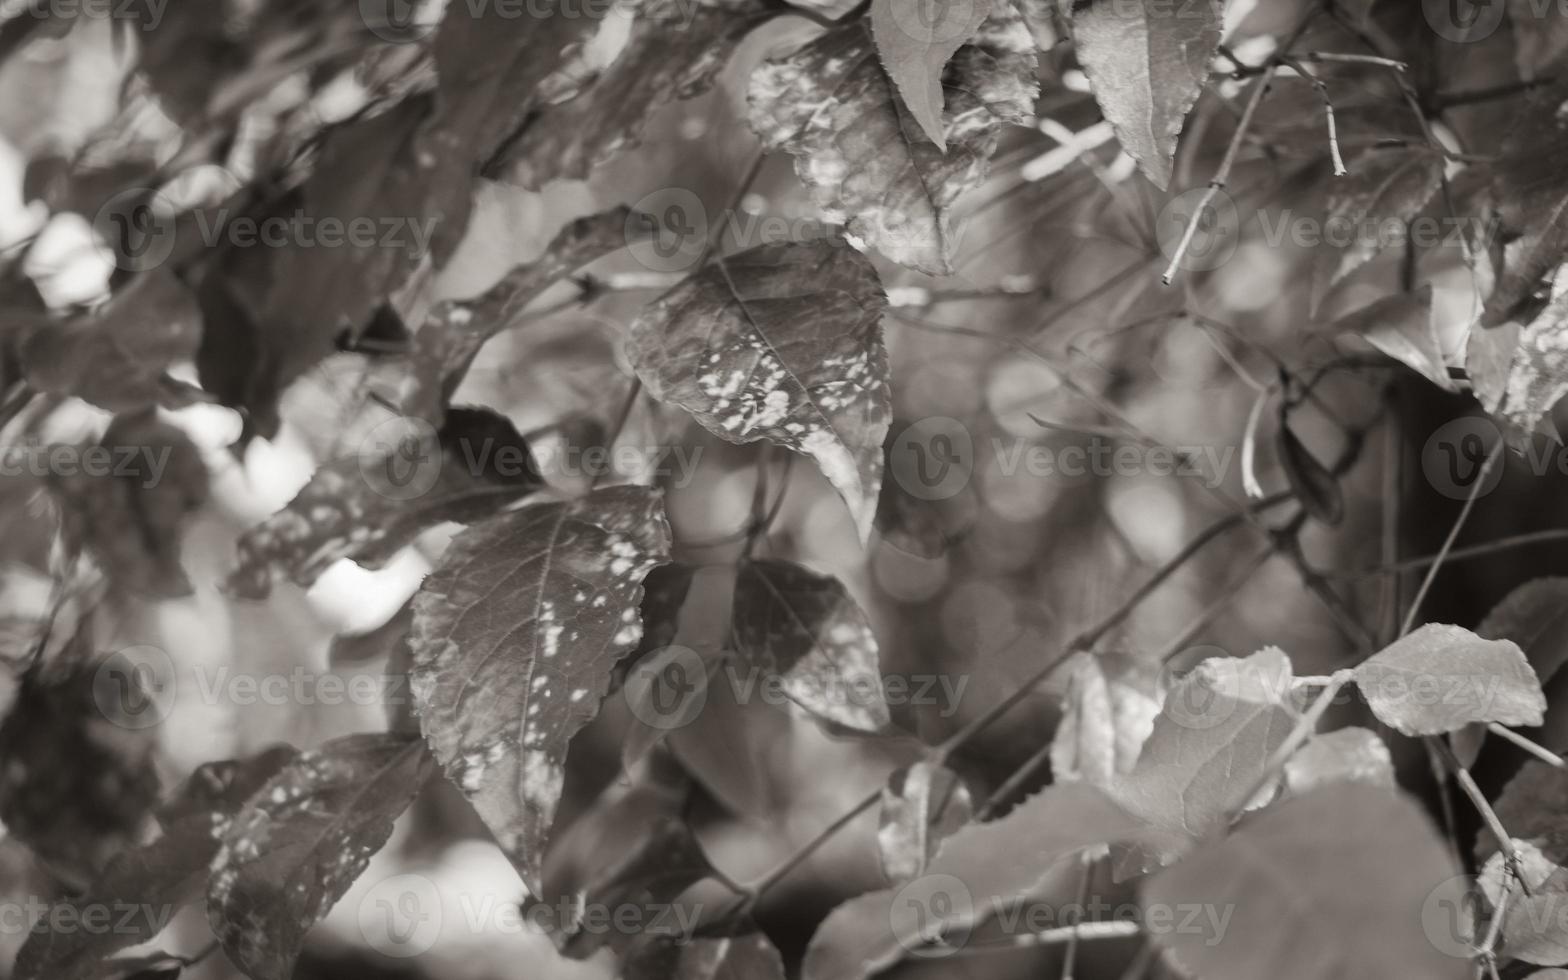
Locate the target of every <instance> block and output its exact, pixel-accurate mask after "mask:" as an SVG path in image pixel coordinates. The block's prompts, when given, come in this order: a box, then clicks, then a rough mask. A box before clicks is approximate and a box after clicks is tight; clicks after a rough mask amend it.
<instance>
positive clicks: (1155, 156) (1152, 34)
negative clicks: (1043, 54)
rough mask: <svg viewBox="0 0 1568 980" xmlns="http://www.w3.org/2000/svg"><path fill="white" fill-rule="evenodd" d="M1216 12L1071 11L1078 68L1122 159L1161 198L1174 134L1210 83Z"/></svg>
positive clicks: (1188, 8)
mask: <svg viewBox="0 0 1568 980" xmlns="http://www.w3.org/2000/svg"><path fill="white" fill-rule="evenodd" d="M1222 9H1223V8H1222V6H1221V5H1220V4H1215V3H1195V4H1164V3H1149V4H1144V3H1138V4H1127V3H1119V2H1117V0H1087V2H1081V3H1076V4H1074V5H1073V15H1072V28H1073V40H1074V42H1075V43H1076V45H1077V49H1078V63H1079V64H1080V65H1082V66H1083V70H1084V74H1085V75H1088V76H1089V85H1090V86H1091V87H1092V89H1093V90H1094V97H1095V101H1097V102H1098V103H1099V104H1100V111H1101V112H1103V113H1104V114H1105V118H1106V119H1107V120H1108V121H1109V122H1110V124H1111V126H1112V127H1113V128H1114V129H1115V130H1116V138H1117V139H1118V140H1119V141H1120V142H1121V144H1122V149H1124V150H1126V151H1127V155H1128V156H1130V157H1132V158H1133V159H1134V160H1136V161H1138V167H1139V169H1140V170H1142V171H1143V172H1144V174H1145V175H1146V176H1147V177H1148V178H1149V179H1150V180H1151V181H1153V182H1154V185H1155V186H1156V187H1158V188H1159V189H1160V190H1165V188H1166V187H1167V186H1168V185H1169V184H1170V181H1171V158H1172V157H1173V156H1175V154H1176V134H1178V133H1180V132H1181V127H1182V124H1183V122H1185V121H1186V118H1187V113H1188V112H1189V111H1190V110H1191V109H1192V106H1193V103H1195V102H1197V101H1198V93H1199V92H1201V91H1202V89H1203V83H1204V82H1205V81H1206V80H1207V79H1208V77H1209V60H1210V59H1212V58H1213V57H1214V53H1215V51H1216V50H1217V49H1218V47H1219V43H1220V28H1221V23H1220V14H1221V10H1222Z"/></svg>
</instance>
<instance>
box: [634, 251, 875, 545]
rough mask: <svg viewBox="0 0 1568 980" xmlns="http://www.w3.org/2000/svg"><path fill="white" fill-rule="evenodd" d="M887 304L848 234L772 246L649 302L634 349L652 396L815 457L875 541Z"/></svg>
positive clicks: (729, 434)
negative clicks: (883, 324) (846, 239)
mask: <svg viewBox="0 0 1568 980" xmlns="http://www.w3.org/2000/svg"><path fill="white" fill-rule="evenodd" d="M886 307H887V297H886V296H885V294H884V293H883V292H882V286H881V284H880V283H879V282H878V281H877V276H876V272H875V270H874V269H873V268H872V267H871V263H870V262H869V261H867V260H866V258H865V257H864V256H862V255H860V254H859V253H858V252H855V251H854V250H853V249H851V248H849V247H848V246H846V245H844V244H843V243H842V242H812V243H795V244H787V245H763V246H761V247H759V248H754V249H751V250H749V251H746V252H742V253H740V254H739V255H734V256H730V257H727V258H726V259H725V260H724V261H723V262H722V263H720V264H717V265H713V266H710V267H708V268H706V269H704V270H703V271H701V272H699V273H697V274H696V275H693V276H691V277H690V278H688V279H687V280H685V281H684V282H682V283H681V284H680V285H678V286H676V287H675V288H674V289H672V290H670V291H669V292H668V293H666V294H665V295H663V296H662V297H660V298H659V299H658V300H656V301H654V302H653V303H651V304H649V306H648V307H647V308H646V309H645V310H644V311H643V313H642V315H640V316H639V317H638V318H637V320H636V322H635V323H633V324H632V327H631V339H630V341H629V342H628V344H627V353H628V356H629V357H630V359H631V362H632V366H633V367H634V368H635V369H636V371H637V375H638V377H640V378H641V379H642V382H643V384H644V385H646V386H647V388H648V391H649V393H651V394H652V395H653V396H654V397H656V398H658V399H660V400H661V401H664V402H668V403H671V404H674V405H678V406H680V407H681V408H682V409H685V410H686V411H687V412H689V413H691V415H692V417H693V418H695V419H696V420H697V421H698V422H699V423H701V425H702V427H703V428H705V429H707V430H708V431H709V432H712V433H713V434H714V435H716V436H718V437H720V438H721V439H724V440H726V441H728V442H732V443H736V444H737V445H743V444H745V443H749V442H755V441H757V440H758V439H767V440H769V441H770V442H773V443H775V444H777V445H780V446H783V447H784V448H786V449H790V450H793V451H795V452H799V453H802V454H804V455H806V456H809V457H811V458H812V459H813V460H815V461H816V463H817V466H818V467H819V468H821V470H822V473H823V475H824V476H826V477H827V478H828V482H829V483H831V484H833V487H834V489H836V490H837V491H838V492H839V495H840V496H842V497H843V498H844V502H845V503H846V504H847V505H848V506H849V511H850V514H851V515H852V516H853V517H854V519H855V526H856V528H857V529H859V531H860V538H861V541H862V542H865V541H866V540H868V539H869V536H870V533H871V524H872V520H873V518H874V517H875V515H876V502H877V492H878V489H879V487H880V486H881V483H882V439H883V436H884V435H885V434H886V433H887V426H888V420H889V418H890V416H891V409H890V405H889V395H888V367H887V352H886V350H885V349H884V348H883V346H882V332H881V319H882V312H883V311H884V310H885V309H886Z"/></svg>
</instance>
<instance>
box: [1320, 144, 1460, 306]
mask: <svg viewBox="0 0 1568 980" xmlns="http://www.w3.org/2000/svg"><path fill="white" fill-rule="evenodd" d="M1442 182H1443V158H1442V156H1441V155H1440V154H1437V153H1433V152H1431V151H1430V150H1427V149H1425V148H1424V147H1423V148H1412V149H1409V150H1400V151H1389V150H1386V149H1382V148H1379V149H1375V150H1370V151H1368V152H1366V153H1363V154H1361V155H1360V156H1358V157H1357V158H1356V159H1355V160H1354V161H1353V165H1352V166H1351V167H1350V174H1349V175H1348V176H1346V177H1343V178H1340V179H1339V180H1337V181H1335V183H1334V184H1333V191H1332V193H1331V194H1330V195H1329V201H1328V213H1327V214H1326V215H1325V216H1324V218H1323V226H1324V228H1325V230H1328V231H1333V232H1334V234H1333V235H1332V236H1331V240H1330V241H1329V242H1325V244H1324V245H1323V246H1322V247H1320V248H1319V249H1318V250H1317V252H1316V253H1315V254H1314V255H1313V265H1312V280H1313V302H1314V306H1315V305H1316V302H1317V300H1318V299H1321V298H1322V297H1323V296H1325V295H1327V294H1328V293H1330V292H1331V291H1333V289H1334V287H1335V286H1338V285H1339V284H1340V282H1342V281H1343V280H1344V279H1345V277H1347V276H1349V275H1350V274H1351V273H1353V272H1355V271H1356V270H1357V269H1359V268H1361V267H1362V266H1363V265H1365V264H1366V263H1368V262H1370V261H1371V260H1372V259H1374V258H1376V257H1377V256H1378V254H1379V253H1380V252H1381V251H1382V250H1383V249H1384V248H1387V247H1389V246H1390V245H1400V244H1401V242H1400V241H1399V240H1397V239H1390V236H1388V235H1387V234H1386V233H1385V232H1384V229H1385V228H1389V227H1393V228H1408V227H1409V226H1410V223H1411V222H1412V221H1413V220H1414V219H1415V218H1416V216H1417V215H1419V214H1420V213H1421V212H1422V210H1423V209H1424V208H1425V207H1426V205H1427V202H1428V201H1430V200H1431V199H1432V195H1434V194H1436V193H1437V189H1438V188H1439V187H1440V186H1442ZM1374 229H1375V230H1376V234H1373V233H1372V232H1373V231H1374Z"/></svg>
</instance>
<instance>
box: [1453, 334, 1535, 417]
mask: <svg viewBox="0 0 1568 980" xmlns="http://www.w3.org/2000/svg"><path fill="white" fill-rule="evenodd" d="M1523 329H1524V328H1523V327H1521V326H1520V325H1519V324H1518V323H1517V322H1515V321H1513V320H1510V321H1508V322H1507V323H1504V324H1502V325H1501V326H1497V327H1493V328H1491V329H1490V330H1481V329H1472V330H1471V331H1470V337H1469V339H1468V340H1467V341H1466V342H1465V374H1467V375H1469V377H1470V388H1471V390H1472V391H1474V393H1475V397H1476V401H1479V402H1480V403H1481V407H1482V408H1484V409H1486V410H1487V411H1488V412H1492V413H1494V414H1495V413H1496V412H1497V410H1498V408H1500V407H1501V406H1502V404H1503V396H1504V395H1505V394H1507V393H1508V372H1509V369H1510V368H1511V367H1513V363H1514V354H1515V352H1516V351H1518V350H1519V334H1520V332H1521V331H1523Z"/></svg>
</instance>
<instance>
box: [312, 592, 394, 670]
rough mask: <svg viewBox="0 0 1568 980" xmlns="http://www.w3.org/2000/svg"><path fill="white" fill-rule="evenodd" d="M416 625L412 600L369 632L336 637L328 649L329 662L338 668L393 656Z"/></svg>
mask: <svg viewBox="0 0 1568 980" xmlns="http://www.w3.org/2000/svg"><path fill="white" fill-rule="evenodd" d="M413 625H414V603H413V600H412V599H410V600H409V601H408V602H405V603H403V605H402V607H401V608H399V609H398V611H397V612H395V613H393V614H392V618H391V619H389V620H387V621H386V622H385V623H382V624H381V625H380V626H377V627H376V628H375V629H373V630H371V631H370V632H368V633H356V634H354V635H352V636H335V637H333V638H332V646H331V647H330V648H329V649H328V651H327V663H328V664H330V665H331V666H332V667H333V668H334V669H337V668H341V667H345V666H352V665H354V664H362V663H366V662H367V661H371V660H380V659H381V658H383V657H390V656H391V655H392V652H393V649H394V648H395V647H396V646H397V645H398V644H400V643H402V642H403V638H404V637H406V636H407V635H408V631H409V628H410V627H412V626H413Z"/></svg>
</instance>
